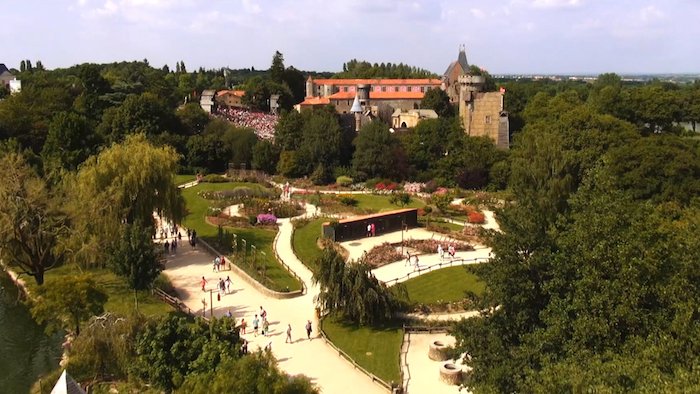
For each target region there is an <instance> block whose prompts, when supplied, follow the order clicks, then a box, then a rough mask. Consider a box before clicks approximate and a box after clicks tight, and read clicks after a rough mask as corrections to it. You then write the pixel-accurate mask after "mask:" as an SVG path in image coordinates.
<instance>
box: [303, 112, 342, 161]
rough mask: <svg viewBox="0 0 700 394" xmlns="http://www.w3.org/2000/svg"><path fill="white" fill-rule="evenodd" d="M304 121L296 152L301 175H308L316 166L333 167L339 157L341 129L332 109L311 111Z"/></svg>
mask: <svg viewBox="0 0 700 394" xmlns="http://www.w3.org/2000/svg"><path fill="white" fill-rule="evenodd" d="M307 116H308V117H307V118H306V119H305V120H304V128H303V130H302V144H301V146H300V147H299V150H297V161H296V162H297V164H298V165H300V166H302V168H303V174H310V173H311V172H312V171H313V170H314V169H316V168H318V166H319V165H320V166H322V167H324V168H326V169H331V168H333V167H335V165H336V164H338V163H339V161H340V155H341V128H340V124H339V122H338V115H337V114H336V113H335V110H333V109H322V110H316V111H312V112H311V113H309V115H307Z"/></svg>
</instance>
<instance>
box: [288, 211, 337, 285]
mask: <svg viewBox="0 0 700 394" xmlns="http://www.w3.org/2000/svg"><path fill="white" fill-rule="evenodd" d="M329 220H330V219H328V218H318V219H314V220H312V221H310V222H309V223H308V224H306V225H305V226H303V227H299V228H297V229H294V236H293V237H292V247H293V248H294V254H296V255H297V257H298V258H299V260H301V262H302V263H304V265H306V266H307V267H308V268H309V269H310V270H311V271H313V272H316V268H317V266H316V259H318V258H319V257H321V254H322V250H321V249H320V248H319V247H318V244H317V242H316V240H317V239H318V238H319V237H320V236H321V224H323V223H324V222H327V221H329Z"/></svg>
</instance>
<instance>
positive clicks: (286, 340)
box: [284, 324, 292, 343]
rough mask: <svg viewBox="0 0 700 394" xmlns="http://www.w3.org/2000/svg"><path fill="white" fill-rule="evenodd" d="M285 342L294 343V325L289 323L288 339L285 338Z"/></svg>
mask: <svg viewBox="0 0 700 394" xmlns="http://www.w3.org/2000/svg"><path fill="white" fill-rule="evenodd" d="M284 343H292V325H291V324H287V339H285V340H284Z"/></svg>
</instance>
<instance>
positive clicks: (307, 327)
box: [305, 320, 311, 341]
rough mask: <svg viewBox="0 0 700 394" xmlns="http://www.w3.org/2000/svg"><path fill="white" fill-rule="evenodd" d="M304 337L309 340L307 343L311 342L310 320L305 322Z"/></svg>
mask: <svg viewBox="0 0 700 394" xmlns="http://www.w3.org/2000/svg"><path fill="white" fill-rule="evenodd" d="M305 328H306V337H307V338H309V341H310V340H311V320H307V321H306V327H305Z"/></svg>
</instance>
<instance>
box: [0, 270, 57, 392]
mask: <svg viewBox="0 0 700 394" xmlns="http://www.w3.org/2000/svg"><path fill="white" fill-rule="evenodd" d="M0 333H2V335H0V371H2V373H1V374H0V391H2V392H7V393H18V394H23V393H29V389H30V387H31V385H32V384H33V383H34V382H35V381H36V379H37V378H38V377H39V376H40V375H41V374H43V373H46V372H48V371H51V370H53V369H55V368H57V367H58V363H59V361H60V359H61V353H62V349H61V343H62V341H63V336H62V334H61V333H56V334H54V335H51V336H48V335H46V333H45V332H44V330H43V327H41V326H39V325H38V324H36V322H34V320H33V319H32V316H31V314H30V313H29V309H28V308H27V307H26V305H25V304H24V303H22V302H21V301H20V299H19V290H18V288H17V285H15V282H14V281H13V279H12V278H11V277H10V273H9V272H5V271H2V270H0ZM53 383H54V382H51V383H49V382H47V384H53Z"/></svg>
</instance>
